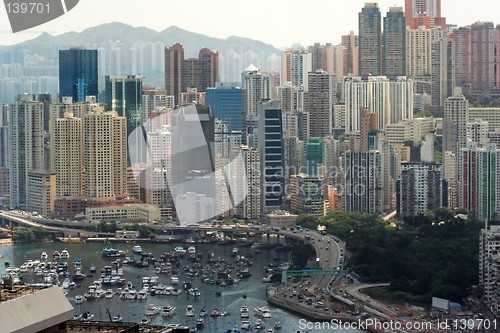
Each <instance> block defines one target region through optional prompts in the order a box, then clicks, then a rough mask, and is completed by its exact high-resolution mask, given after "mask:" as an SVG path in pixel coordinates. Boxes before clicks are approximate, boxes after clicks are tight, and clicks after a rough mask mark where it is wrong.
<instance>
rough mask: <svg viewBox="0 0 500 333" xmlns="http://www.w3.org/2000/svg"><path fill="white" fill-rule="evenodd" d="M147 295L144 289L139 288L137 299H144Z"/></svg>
mask: <svg viewBox="0 0 500 333" xmlns="http://www.w3.org/2000/svg"><path fill="white" fill-rule="evenodd" d="M147 297H148V293H147V292H146V290H145V289H141V290H139V291H138V292H137V299H139V300H144V299H146V298H147Z"/></svg>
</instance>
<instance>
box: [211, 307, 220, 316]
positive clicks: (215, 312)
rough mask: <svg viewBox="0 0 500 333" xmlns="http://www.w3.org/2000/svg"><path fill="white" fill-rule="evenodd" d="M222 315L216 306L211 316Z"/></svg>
mask: <svg viewBox="0 0 500 333" xmlns="http://www.w3.org/2000/svg"><path fill="white" fill-rule="evenodd" d="M219 315H220V312H219V310H218V309H217V308H214V309H213V310H212V312H211V313H210V317H218V316H219Z"/></svg>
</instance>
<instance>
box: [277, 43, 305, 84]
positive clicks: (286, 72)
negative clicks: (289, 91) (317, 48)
mask: <svg viewBox="0 0 500 333" xmlns="http://www.w3.org/2000/svg"><path fill="white" fill-rule="evenodd" d="M310 71H312V55H311V53H310V52H309V51H306V50H303V49H289V50H286V51H284V52H283V53H282V54H281V84H282V85H292V86H295V87H304V91H307V90H308V81H307V73H309V72H310Z"/></svg>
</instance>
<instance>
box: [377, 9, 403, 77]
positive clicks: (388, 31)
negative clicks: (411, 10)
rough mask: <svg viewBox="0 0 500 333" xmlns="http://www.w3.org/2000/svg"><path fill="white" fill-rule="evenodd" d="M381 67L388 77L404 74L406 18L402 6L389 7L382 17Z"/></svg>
mask: <svg viewBox="0 0 500 333" xmlns="http://www.w3.org/2000/svg"><path fill="white" fill-rule="evenodd" d="M383 43H384V48H383V57H382V60H383V68H384V75H386V76H388V77H389V78H396V77H398V76H405V75H406V20H405V16H404V13H403V8H402V7H391V8H390V9H389V12H387V16H386V17H384V35H383Z"/></svg>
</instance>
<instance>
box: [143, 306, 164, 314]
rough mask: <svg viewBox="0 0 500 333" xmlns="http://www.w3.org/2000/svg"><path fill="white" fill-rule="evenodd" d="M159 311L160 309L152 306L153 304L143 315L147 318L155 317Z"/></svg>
mask: <svg viewBox="0 0 500 333" xmlns="http://www.w3.org/2000/svg"><path fill="white" fill-rule="evenodd" d="M161 310H162V309H161V308H159V307H157V306H154V305H153V304H149V305H148V308H147V309H146V313H145V314H144V315H145V316H147V317H152V316H156V315H157V314H159V313H160V311H161Z"/></svg>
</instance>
